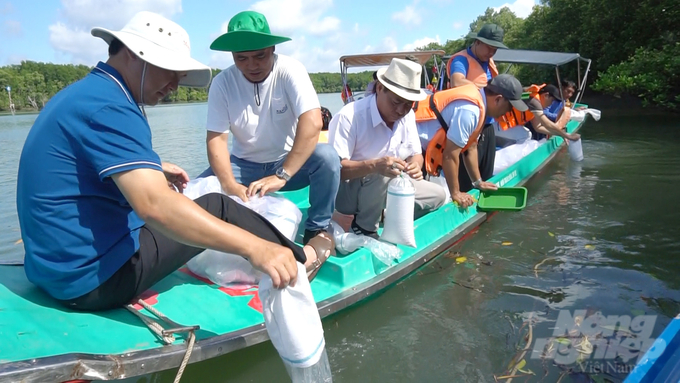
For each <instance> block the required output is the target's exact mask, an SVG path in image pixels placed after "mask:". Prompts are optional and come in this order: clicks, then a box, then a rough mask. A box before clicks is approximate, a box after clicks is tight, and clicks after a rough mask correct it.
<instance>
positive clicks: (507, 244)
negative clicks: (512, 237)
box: [501, 241, 512, 246]
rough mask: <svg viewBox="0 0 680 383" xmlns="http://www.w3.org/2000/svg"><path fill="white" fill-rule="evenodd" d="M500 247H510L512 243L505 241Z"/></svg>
mask: <svg viewBox="0 0 680 383" xmlns="http://www.w3.org/2000/svg"><path fill="white" fill-rule="evenodd" d="M501 245H503V246H510V245H512V242H510V241H505V242H503V243H501Z"/></svg>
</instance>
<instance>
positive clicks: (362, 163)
mask: <svg viewBox="0 0 680 383" xmlns="http://www.w3.org/2000/svg"><path fill="white" fill-rule="evenodd" d="M421 72H422V67H421V66H420V64H418V63H415V62H412V61H409V60H402V59H398V58H394V59H392V62H391V63H390V65H389V67H387V68H381V69H380V70H378V72H377V79H378V80H377V82H376V88H375V94H371V95H370V96H369V97H366V98H363V99H361V100H359V101H355V102H353V103H350V104H347V105H345V106H344V107H343V108H342V109H341V110H340V111H339V112H338V113H337V114H336V115H335V116H334V117H333V119H332V120H331V123H330V127H329V134H328V143H329V144H331V145H333V147H334V148H335V150H336V151H337V152H338V155H340V158H341V159H342V161H341V165H342V170H341V173H340V178H341V179H342V180H343V182H341V183H340V189H339V190H338V196H337V198H336V202H335V208H336V209H337V210H338V212H340V213H342V214H347V215H353V216H354V220H353V221H352V225H351V227H352V230H353V231H354V233H356V234H363V235H368V236H371V237H374V238H376V237H377V233H376V232H377V229H378V225H379V222H380V216H381V214H382V211H383V208H384V207H385V201H386V198H387V184H388V182H389V181H390V180H391V179H392V178H394V177H396V176H398V175H399V174H401V173H402V172H404V173H406V174H407V175H409V176H410V177H411V180H412V182H413V185H414V186H415V190H416V195H415V199H416V206H415V207H416V209H415V213H416V216H419V215H422V214H424V213H426V212H428V211H431V210H434V209H437V208H439V207H440V206H442V205H444V203H445V202H446V191H445V190H444V188H442V187H441V186H439V185H437V184H434V183H432V182H428V181H425V180H423V172H422V167H423V155H422V150H421V147H420V140H419V138H418V129H417V128H416V120H415V116H414V114H413V110H412V107H413V103H414V102H415V101H421V100H423V99H424V98H425V97H426V93H425V91H423V90H422V89H420V76H421Z"/></svg>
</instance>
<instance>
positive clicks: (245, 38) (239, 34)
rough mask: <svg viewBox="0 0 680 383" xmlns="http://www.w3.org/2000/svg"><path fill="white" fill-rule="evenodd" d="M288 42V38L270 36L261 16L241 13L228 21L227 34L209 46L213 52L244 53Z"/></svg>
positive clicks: (247, 12)
mask: <svg viewBox="0 0 680 383" xmlns="http://www.w3.org/2000/svg"><path fill="white" fill-rule="evenodd" d="M286 41H290V38H288V37H283V36H276V35H272V34H271V31H270V30H269V23H268V22H267V19H266V18H265V17H264V15H263V14H261V13H258V12H254V11H243V12H240V13H237V14H236V16H234V17H232V18H231V20H229V26H228V27H227V33H225V34H223V35H222V36H220V37H218V38H217V39H215V41H213V42H212V44H210V49H212V50H214V51H226V52H245V51H257V50H260V49H264V48H269V47H271V46H274V45H276V44H280V43H283V42H286Z"/></svg>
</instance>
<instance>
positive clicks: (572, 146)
mask: <svg viewBox="0 0 680 383" xmlns="http://www.w3.org/2000/svg"><path fill="white" fill-rule="evenodd" d="M569 156H570V157H571V159H572V161H583V146H582V145H581V139H580V138H579V139H578V140H576V141H569Z"/></svg>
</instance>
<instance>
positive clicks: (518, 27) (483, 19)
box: [459, 7, 524, 50]
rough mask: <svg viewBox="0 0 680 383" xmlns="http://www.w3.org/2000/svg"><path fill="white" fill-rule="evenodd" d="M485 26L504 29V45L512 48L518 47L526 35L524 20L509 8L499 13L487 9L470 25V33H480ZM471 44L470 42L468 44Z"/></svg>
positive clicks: (502, 9) (504, 8)
mask: <svg viewBox="0 0 680 383" xmlns="http://www.w3.org/2000/svg"><path fill="white" fill-rule="evenodd" d="M484 24H496V25H498V26H500V27H501V28H503V31H504V32H505V36H504V37H503V43H504V44H505V45H507V46H508V47H510V48H515V47H516V46H517V41H518V40H519V38H520V37H521V35H522V34H523V33H524V30H523V25H524V19H522V18H520V17H517V15H515V13H514V12H513V11H511V10H510V8H508V7H503V8H501V9H500V10H499V11H495V10H494V9H493V8H487V9H486V11H485V12H484V14H483V15H480V16H478V17H477V19H475V21H473V22H472V23H470V33H476V32H478V31H479V30H480V29H482V26H483V25H484ZM470 42H471V41H468V43H470ZM459 50H460V49H459Z"/></svg>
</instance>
